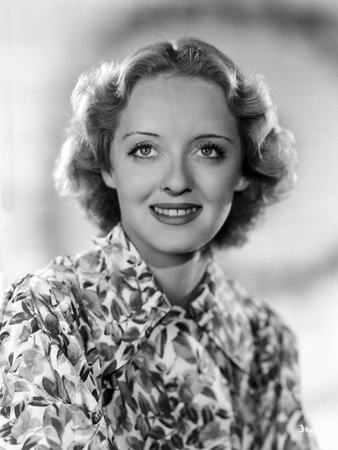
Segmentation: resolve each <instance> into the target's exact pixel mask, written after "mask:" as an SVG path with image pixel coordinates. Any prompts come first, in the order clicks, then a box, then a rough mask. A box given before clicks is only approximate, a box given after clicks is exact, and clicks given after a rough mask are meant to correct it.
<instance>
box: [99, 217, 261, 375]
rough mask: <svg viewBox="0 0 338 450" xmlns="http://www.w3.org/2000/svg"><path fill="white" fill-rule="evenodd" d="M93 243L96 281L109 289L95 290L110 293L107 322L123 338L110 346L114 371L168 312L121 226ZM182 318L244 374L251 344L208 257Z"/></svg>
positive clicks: (244, 321) (229, 290) (237, 295)
mask: <svg viewBox="0 0 338 450" xmlns="http://www.w3.org/2000/svg"><path fill="white" fill-rule="evenodd" d="M95 243H96V246H97V248H98V249H99V251H100V254H101V258H99V261H100V262H98V264H99V266H100V270H99V271H100V273H102V271H103V272H104V273H105V276H104V277H102V282H103V280H106V281H105V283H107V280H110V286H109V288H108V289H107V287H106V286H102V287H101V291H102V289H103V290H107V291H109V292H114V294H115V295H113V298H112V299H111V296H108V295H107V296H106V299H105V300H104V302H105V303H107V301H108V304H106V305H105V306H106V307H107V309H109V310H112V309H113V310H114V313H113V315H112V319H111V320H112V321H113V322H114V321H116V318H117V319H118V322H119V324H118V325H119V327H120V329H121V333H122V335H123V334H126V335H127V339H126V340H123V339H122V342H120V343H119V346H118V347H116V346H115V348H116V352H117V353H118V354H119V356H120V357H119V358H116V359H117V360H118V361H119V362H118V365H117V367H114V370H115V369H116V368H118V367H122V366H123V365H124V364H125V363H126V362H127V359H128V357H129V358H130V355H133V354H134V353H135V351H136V350H137V348H138V347H139V345H140V343H141V342H142V341H143V340H144V339H146V338H147V336H149V334H150V333H151V331H152V330H153V329H154V327H155V326H156V325H157V324H158V323H159V322H160V321H161V320H162V319H163V318H164V317H165V316H166V315H167V314H168V312H169V311H170V310H171V304H170V302H169V301H168V299H167V298H166V296H165V295H164V293H162V292H161V291H160V290H159V288H158V286H157V284H156V281H155V279H154V276H153V275H152V273H151V272H150V270H149V269H148V267H147V265H146V263H145V262H144V260H143V259H142V257H141V256H140V254H139V252H138V250H137V249H136V247H135V246H134V245H133V243H132V242H131V241H130V240H129V238H128V237H127V236H126V234H125V233H124V231H123V228H122V226H121V224H118V225H117V226H115V227H114V228H113V229H112V231H111V232H110V233H109V234H108V235H107V236H106V237H104V238H96V239H95ZM110 299H111V300H110ZM111 303H112V304H111ZM187 313H188V315H189V316H190V317H191V318H192V319H193V320H194V321H195V322H196V323H197V325H198V326H199V327H200V328H201V329H202V330H203V331H205V332H206V333H207V334H208V337H209V339H211V340H212V341H213V342H214V343H215V345H216V346H217V347H218V348H219V349H220V350H221V351H222V353H223V354H224V355H225V356H226V357H227V358H229V359H230V360H231V361H232V362H233V363H235V364H236V365H237V366H238V367H239V368H240V369H241V370H242V371H244V372H248V371H249V369H250V365H251V363H252V353H253V352H252V350H253V342H252V338H251V337H252V332H251V325H250V320H249V317H248V315H247V314H246V310H245V307H244V303H243V295H242V293H241V292H239V291H238V290H236V289H235V287H234V285H233V284H232V283H231V282H229V281H228V280H227V279H226V277H225V275H224V273H223V270H222V269H221V268H220V267H219V265H218V264H217V263H216V261H215V259H214V257H213V255H212V253H210V257H209V264H208V267H207V271H206V274H205V276H204V278H203V281H202V283H201V286H200V288H199V289H198V293H197V297H196V298H195V300H193V301H192V302H191V303H190V304H189V306H188V308H187ZM113 316H114V317H113ZM134 336H135V337H136V338H135V339H134V340H133V337H134ZM131 346H133V347H134V348H133V349H131ZM128 349H129V350H128ZM116 356H118V355H117V354H116Z"/></svg>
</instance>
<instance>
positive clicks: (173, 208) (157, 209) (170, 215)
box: [150, 203, 202, 225]
mask: <svg viewBox="0 0 338 450" xmlns="http://www.w3.org/2000/svg"><path fill="white" fill-rule="evenodd" d="M150 210H151V213H152V214H153V216H154V217H155V218H156V219H157V220H158V221H159V222H161V223H165V224H167V225H184V224H187V223H189V222H191V221H193V220H194V219H195V218H196V217H197V216H198V215H199V214H200V212H201V211H202V206H200V205H196V204H194V203H157V204H154V205H151V207H150Z"/></svg>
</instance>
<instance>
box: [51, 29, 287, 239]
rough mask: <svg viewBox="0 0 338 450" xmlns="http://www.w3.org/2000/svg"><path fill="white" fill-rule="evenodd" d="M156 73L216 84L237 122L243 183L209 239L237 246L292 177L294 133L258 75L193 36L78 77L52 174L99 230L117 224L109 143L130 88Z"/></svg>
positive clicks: (284, 191) (147, 49)
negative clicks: (106, 175)
mask: <svg viewBox="0 0 338 450" xmlns="http://www.w3.org/2000/svg"><path fill="white" fill-rule="evenodd" d="M159 76H175V77H197V78H200V79H203V80H206V81H209V82H212V83H215V84H217V85H218V86H220V87H221V88H222V90H223V92H224V95H225V98H226V101H227V104H228V106H229V109H230V111H231V113H232V114H233V115H234V117H235V118H236V119H237V124H238V133H239V136H240V140H241V146H242V150H243V154H244V158H243V173H242V174H243V176H244V177H247V179H248V180H249V182H250V183H249V186H248V187H247V188H246V189H245V190H243V191H241V192H235V194H234V199H233V204H232V208H231V211H230V214H229V216H228V218H227V220H226V221H225V223H224V224H223V226H222V228H221V229H220V231H219V232H218V233H217V235H216V236H215V238H214V240H213V242H214V243H215V244H218V245H227V246H230V245H241V244H243V243H244V242H245V241H246V238H247V231H248V230H249V229H251V228H252V227H253V226H254V225H255V223H256V222H257V219H258V218H259V217H260V216H261V215H262V214H263V213H264V211H265V209H266V207H267V206H268V205H271V204H274V203H276V202H278V201H280V200H281V199H282V198H284V197H285V196H286V195H287V194H288V193H289V191H290V189H291V188H292V187H293V184H294V181H295V179H296V175H295V165H296V150H295V143H294V138H293V135H292V134H291V133H290V132H289V131H288V130H286V129H285V128H282V127H281V126H280V125H279V123H278V118H277V114H276V107H275V106H274V104H273V102H272V100H271V97H270V93H269V89H268V87H267V84H266V82H265V81H264V79H263V77H261V76H260V75H246V74H244V73H243V72H242V71H241V70H240V69H239V68H238V67H237V66H236V65H235V64H234V63H233V62H232V61H231V59H229V58H228V57H226V56H225V55H224V54H223V53H221V52H220V51H219V50H218V49H216V48H215V47H214V46H212V45H209V44H207V43H205V42H202V41H200V40H197V39H191V38H183V39H180V40H178V41H176V42H174V43H169V42H164V43H157V44H154V45H149V46H146V47H143V48H141V49H140V50H138V51H136V52H135V53H134V54H133V55H131V56H130V57H129V58H127V59H126V60H124V61H123V62H122V63H120V64H116V65H115V64H114V63H102V64H101V65H100V66H98V67H96V68H94V69H92V70H90V71H88V72H86V73H84V74H83V75H81V76H80V78H79V80H78V83H77V85H76V87H75V89H74V91H73V94H72V97H71V104H72V109H73V116H72V119H71V122H70V124H69V127H68V129H67V131H66V140H65V142H64V144H63V146H62V149H61V155H60V158H59V160H58V162H57V166H56V170H55V172H54V179H55V183H56V188H57V190H58V192H59V193H60V194H61V195H62V196H67V197H74V198H76V199H77V200H78V202H79V203H80V205H81V206H82V207H83V208H84V209H85V210H86V211H87V213H88V215H89V217H90V218H91V219H93V220H94V222H96V223H97V224H98V226H99V227H100V228H101V230H102V231H103V232H105V233H106V232H109V231H110V229H111V228H112V227H113V226H114V225H115V224H116V223H118V222H119V221H120V218H121V217H120V216H121V213H120V208H119V203H118V198H117V193H116V191H115V190H114V189H111V188H109V187H107V186H106V184H105V183H104V181H103V178H102V175H101V174H102V171H109V170H110V169H111V167H110V145H111V142H112V140H113V138H114V134H115V130H116V128H117V126H118V122H119V117H120V114H121V112H122V111H123V109H124V108H125V107H126V105H127V104H128V100H129V98H130V95H131V93H132V91H133V88H134V87H135V85H136V84H137V83H138V82H139V81H141V80H146V79H151V78H156V77H159Z"/></svg>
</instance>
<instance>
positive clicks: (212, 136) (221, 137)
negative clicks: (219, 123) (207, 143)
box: [193, 134, 235, 145]
mask: <svg viewBox="0 0 338 450" xmlns="http://www.w3.org/2000/svg"><path fill="white" fill-rule="evenodd" d="M206 138H217V139H225V140H226V141H228V142H230V144H232V145H235V141H234V140H233V139H231V138H229V137H228V136H222V135H220V134H199V135H198V136H196V137H194V139H193V141H197V140H198V139H206Z"/></svg>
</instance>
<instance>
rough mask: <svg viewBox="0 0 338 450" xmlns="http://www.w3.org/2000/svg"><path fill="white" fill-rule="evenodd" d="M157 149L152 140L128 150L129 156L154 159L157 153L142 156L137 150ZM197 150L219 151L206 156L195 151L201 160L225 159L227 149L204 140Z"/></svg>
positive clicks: (139, 143)
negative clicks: (214, 154)
mask: <svg viewBox="0 0 338 450" xmlns="http://www.w3.org/2000/svg"><path fill="white" fill-rule="evenodd" d="M143 149H145V150H150V151H151V150H155V151H156V146H155V145H154V144H151V143H150V142H138V143H137V144H135V145H133V147H132V148H131V149H130V150H129V151H128V156H130V157H132V158H134V159H142V160H146V159H153V158H155V157H156V156H155V155H150V156H149V155H148V156H144V155H143V156H141V155H137V154H136V152H138V151H139V150H143ZM197 149H198V150H197V151H201V150H205V149H207V150H209V149H210V150H214V151H215V152H216V153H217V156H204V155H197V154H196V153H197V152H195V153H194V156H195V157H196V158H198V159H200V160H214V161H217V160H224V159H225V158H226V151H225V150H224V149H223V148H222V147H220V146H219V145H217V144H215V143H214V142H212V141H208V142H203V143H201V144H198V146H197Z"/></svg>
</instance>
